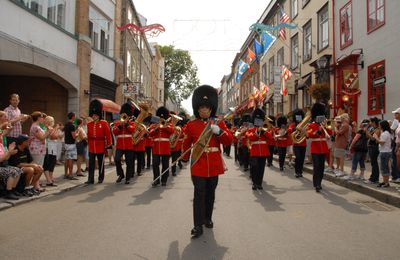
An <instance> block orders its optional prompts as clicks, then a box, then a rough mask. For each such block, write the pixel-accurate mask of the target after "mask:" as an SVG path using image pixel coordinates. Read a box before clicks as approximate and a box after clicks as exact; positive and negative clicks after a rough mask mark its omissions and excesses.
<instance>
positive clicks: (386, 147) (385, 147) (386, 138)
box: [379, 131, 392, 153]
mask: <svg viewBox="0 0 400 260" xmlns="http://www.w3.org/2000/svg"><path fill="white" fill-rule="evenodd" d="M379 142H385V143H383V144H379V152H380V153H391V152H392V148H391V144H392V138H391V135H390V133H389V132H388V131H385V132H383V133H382V134H381V137H380V138H379Z"/></svg>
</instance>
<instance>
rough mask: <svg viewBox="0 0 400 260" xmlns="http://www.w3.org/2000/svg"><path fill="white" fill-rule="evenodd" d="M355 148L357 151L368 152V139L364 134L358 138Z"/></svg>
mask: <svg viewBox="0 0 400 260" xmlns="http://www.w3.org/2000/svg"><path fill="white" fill-rule="evenodd" d="M353 149H354V151H355V152H368V139H367V138H366V136H365V133H364V134H361V137H360V138H358V140H357V142H356V143H355V144H354V146H353Z"/></svg>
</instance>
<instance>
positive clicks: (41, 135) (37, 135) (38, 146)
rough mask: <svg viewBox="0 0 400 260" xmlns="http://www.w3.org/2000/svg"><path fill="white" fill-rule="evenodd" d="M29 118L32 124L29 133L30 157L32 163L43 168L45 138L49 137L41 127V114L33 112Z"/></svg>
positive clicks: (42, 120)
mask: <svg viewBox="0 0 400 260" xmlns="http://www.w3.org/2000/svg"><path fill="white" fill-rule="evenodd" d="M31 118H32V121H33V123H32V125H31V129H30V131H29V138H30V139H31V142H30V144H29V152H30V153H31V155H32V159H33V162H34V163H36V164H38V165H41V166H43V163H44V157H45V155H46V138H47V137H48V136H49V134H50V132H49V131H47V130H43V129H42V127H41V125H43V122H44V117H43V113H42V112H39V111H35V112H33V113H32V115H31Z"/></svg>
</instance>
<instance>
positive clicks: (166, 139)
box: [153, 138, 169, 142]
mask: <svg viewBox="0 0 400 260" xmlns="http://www.w3.org/2000/svg"><path fill="white" fill-rule="evenodd" d="M153 141H159V142H161V141H165V142H169V139H168V138H156V139H153Z"/></svg>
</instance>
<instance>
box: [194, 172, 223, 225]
mask: <svg viewBox="0 0 400 260" xmlns="http://www.w3.org/2000/svg"><path fill="white" fill-rule="evenodd" d="M192 182H193V186H194V198H193V222H194V226H195V227H196V226H201V225H203V224H204V222H205V221H209V220H212V214H213V210H214V201H215V189H216V188H217V185H218V176H215V177H199V176H192Z"/></svg>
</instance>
